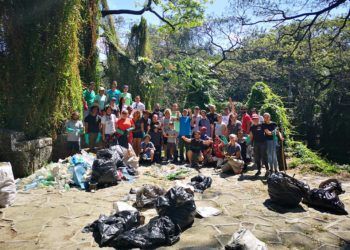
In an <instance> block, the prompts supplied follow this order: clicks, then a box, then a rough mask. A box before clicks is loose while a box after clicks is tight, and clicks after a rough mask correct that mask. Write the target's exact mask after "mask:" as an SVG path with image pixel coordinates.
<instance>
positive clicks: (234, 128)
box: [227, 113, 242, 135]
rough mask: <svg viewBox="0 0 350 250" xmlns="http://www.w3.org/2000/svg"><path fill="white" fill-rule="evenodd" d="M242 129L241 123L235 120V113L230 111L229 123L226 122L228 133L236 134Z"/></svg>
mask: <svg viewBox="0 0 350 250" xmlns="http://www.w3.org/2000/svg"><path fill="white" fill-rule="evenodd" d="M241 129H242V123H241V122H240V121H238V120H237V114H233V113H231V114H230V116H229V123H228V124H227V131H228V134H229V135H230V134H235V135H237V134H238V131H239V130H241Z"/></svg>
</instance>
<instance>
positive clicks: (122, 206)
mask: <svg viewBox="0 0 350 250" xmlns="http://www.w3.org/2000/svg"><path fill="white" fill-rule="evenodd" d="M113 209H114V211H115V213H118V212H121V211H132V212H136V211H137V209H136V208H134V207H133V206H131V205H129V204H128V203H126V202H122V201H117V202H114V203H113Z"/></svg>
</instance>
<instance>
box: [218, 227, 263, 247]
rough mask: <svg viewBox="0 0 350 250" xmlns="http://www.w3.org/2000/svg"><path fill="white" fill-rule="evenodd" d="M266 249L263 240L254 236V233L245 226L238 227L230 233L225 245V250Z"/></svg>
mask: <svg viewBox="0 0 350 250" xmlns="http://www.w3.org/2000/svg"><path fill="white" fill-rule="evenodd" d="M237 249H244V250H267V246H266V244H265V243H264V242H262V241H261V240H259V239H258V238H256V237H255V236H254V234H253V233H252V232H251V231H250V230H248V229H245V228H242V229H240V230H239V231H237V232H236V233H234V234H233V235H232V238H231V239H230V241H229V243H228V244H227V245H226V246H225V250H237Z"/></svg>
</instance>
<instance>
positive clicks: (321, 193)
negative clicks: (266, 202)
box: [267, 173, 348, 214]
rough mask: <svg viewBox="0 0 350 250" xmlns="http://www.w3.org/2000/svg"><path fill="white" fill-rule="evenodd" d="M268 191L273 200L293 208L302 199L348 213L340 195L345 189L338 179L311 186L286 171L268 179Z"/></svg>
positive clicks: (320, 206) (312, 205) (317, 205)
mask: <svg viewBox="0 0 350 250" xmlns="http://www.w3.org/2000/svg"><path fill="white" fill-rule="evenodd" d="M267 184H268V193H269V196H270V199H271V201H272V202H274V203H276V204H278V205H280V206H284V207H288V208H293V207H296V206H298V205H299V203H300V202H301V201H303V203H305V204H306V205H308V206H310V207H313V208H318V209H322V210H324V211H327V212H331V213H335V214H348V213H347V211H346V210H345V206H344V203H343V202H341V200H340V199H339V195H340V194H343V193H344V192H345V191H344V190H343V189H342V187H341V183H340V182H339V181H338V180H336V179H329V180H326V181H324V182H322V183H321V184H320V185H319V188H315V189H311V190H310V187H309V186H308V185H307V184H305V183H303V182H301V181H299V180H297V179H295V178H293V177H291V176H289V175H287V174H284V173H276V174H272V175H271V176H269V178H268V179H267Z"/></svg>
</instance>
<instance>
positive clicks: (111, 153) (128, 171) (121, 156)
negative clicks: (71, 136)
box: [16, 145, 138, 191]
mask: <svg viewBox="0 0 350 250" xmlns="http://www.w3.org/2000/svg"><path fill="white" fill-rule="evenodd" d="M130 147H131V146H130V145H129V149H126V148H123V147H121V146H119V145H116V146H112V147H110V148H108V149H101V150H99V151H97V153H96V155H95V154H92V153H87V152H86V151H84V150H81V153H80V154H75V155H73V156H72V157H68V158H66V159H64V160H59V161H58V162H57V163H50V164H48V165H46V166H45V167H42V168H41V169H39V170H38V171H36V172H35V173H34V174H32V175H30V176H28V177H27V178H23V179H18V180H16V184H17V189H18V190H21V189H24V191H29V190H31V189H34V188H54V189H60V190H63V189H65V190H69V189H70V187H71V186H76V187H78V188H80V189H83V190H88V189H89V188H90V187H94V188H95V187H105V186H110V185H116V184H117V183H118V182H119V181H121V180H128V181H133V180H134V176H135V175H137V167H138V158H137V157H136V155H135V152H134V151H133V150H132V147H131V149H130Z"/></svg>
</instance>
